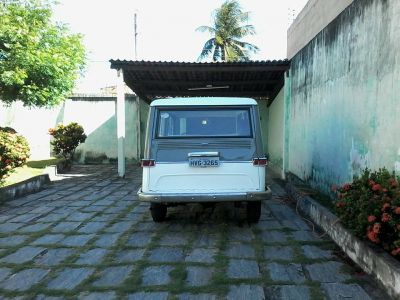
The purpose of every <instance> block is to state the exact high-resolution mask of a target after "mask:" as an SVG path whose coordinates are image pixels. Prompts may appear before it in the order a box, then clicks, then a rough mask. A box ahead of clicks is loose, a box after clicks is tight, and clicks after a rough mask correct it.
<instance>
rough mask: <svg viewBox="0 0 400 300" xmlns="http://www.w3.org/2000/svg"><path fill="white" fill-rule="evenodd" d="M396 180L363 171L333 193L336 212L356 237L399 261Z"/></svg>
mask: <svg viewBox="0 0 400 300" xmlns="http://www.w3.org/2000/svg"><path fill="white" fill-rule="evenodd" d="M399 181H400V180H399V177H396V175H395V174H394V173H390V172H389V171H388V170H387V169H385V168H383V169H379V170H378V171H374V172H372V171H371V170H369V169H365V170H364V172H363V173H362V174H361V176H360V177H356V178H354V180H353V182H352V183H347V184H345V185H343V186H342V187H340V188H339V189H338V190H337V193H338V199H337V200H336V205H335V206H336V213H337V214H338V217H339V218H340V220H341V222H342V223H343V224H344V226H346V227H347V228H349V229H350V230H352V231H353V232H354V233H355V234H356V235H357V236H358V237H360V238H363V239H368V240H369V241H371V242H373V243H375V244H377V245H380V246H382V247H383V248H384V249H385V250H386V251H388V252H389V253H391V254H392V255H393V256H395V257H397V258H400V186H399Z"/></svg>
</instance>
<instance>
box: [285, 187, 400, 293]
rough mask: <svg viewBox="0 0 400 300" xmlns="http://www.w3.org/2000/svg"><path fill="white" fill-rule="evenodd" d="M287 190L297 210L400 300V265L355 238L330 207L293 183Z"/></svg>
mask: <svg viewBox="0 0 400 300" xmlns="http://www.w3.org/2000/svg"><path fill="white" fill-rule="evenodd" d="M285 189H286V191H287V193H288V195H289V196H290V198H291V199H292V200H294V202H295V204H296V206H297V208H298V209H299V211H301V212H302V213H303V214H304V215H306V216H307V218H309V219H310V220H312V221H313V222H314V223H315V224H316V225H318V226H319V227H321V228H322V229H323V230H324V231H325V232H326V233H327V234H328V235H329V236H330V237H331V238H332V240H333V241H335V243H336V244H337V245H338V246H339V247H340V248H341V249H342V250H343V251H344V252H345V253H346V254H347V255H348V256H349V257H350V258H351V259H352V260H353V261H354V262H355V263H357V264H358V265H359V266H360V267H361V268H362V269H363V270H364V271H365V272H366V273H368V274H371V275H372V276H374V277H375V278H376V279H377V280H378V282H380V283H381V284H382V285H383V286H384V287H385V288H386V290H387V292H388V293H389V294H390V295H391V296H392V297H393V298H395V299H399V298H400V262H399V261H398V260H396V259H394V258H393V257H392V256H390V255H389V254H388V253H386V252H385V251H384V250H383V249H378V248H377V247H376V246H375V245H372V246H371V245H370V243H368V242H366V241H362V240H360V239H359V238H357V237H355V236H354V235H353V234H352V233H351V232H350V231H349V230H348V229H346V228H344V227H343V226H342V224H341V223H340V222H339V219H338V217H337V216H336V215H334V214H333V213H332V212H331V211H329V210H328V209H327V208H325V207H324V206H322V205H321V204H319V203H317V202H316V201H315V200H314V199H312V198H310V197H309V196H307V195H305V194H304V193H302V192H301V191H299V189H298V188H297V187H296V186H295V184H293V183H292V182H291V181H290V180H289V182H288V183H286V186H285Z"/></svg>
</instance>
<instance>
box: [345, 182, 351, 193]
mask: <svg viewBox="0 0 400 300" xmlns="http://www.w3.org/2000/svg"><path fill="white" fill-rule="evenodd" d="M350 188H351V184H350V183H346V184H345V185H344V186H343V191H344V192H347V191H348V190H350Z"/></svg>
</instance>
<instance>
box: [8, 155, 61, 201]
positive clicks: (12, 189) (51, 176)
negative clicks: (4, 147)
mask: <svg viewBox="0 0 400 300" xmlns="http://www.w3.org/2000/svg"><path fill="white" fill-rule="evenodd" d="M65 171H66V170H65V169H64V165H63V163H62V162H60V163H58V164H57V165H51V166H48V167H46V169H45V173H44V174H42V175H38V176H35V177H32V178H29V179H27V180H24V181H22V182H18V183H15V184H12V185H9V186H7V187H3V188H0V202H6V201H11V200H14V199H17V198H19V197H22V196H25V195H29V194H33V193H36V192H39V191H41V190H43V189H44V185H45V184H48V183H50V182H52V181H54V180H56V179H57V174H62V173H64V172H65Z"/></svg>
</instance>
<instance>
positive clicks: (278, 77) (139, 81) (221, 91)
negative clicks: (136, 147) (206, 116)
mask: <svg viewBox="0 0 400 300" xmlns="http://www.w3.org/2000/svg"><path fill="white" fill-rule="evenodd" d="M110 62H111V68H112V69H115V70H117V74H118V85H117V135H118V174H119V176H120V177H123V176H124V175H125V151H124V139H125V95H124V83H125V84H126V85H127V86H128V87H129V88H130V89H131V90H132V91H133V92H134V93H135V94H136V95H137V96H138V97H139V98H141V99H142V100H144V101H146V102H147V103H150V102H151V101H152V100H154V99H157V98H167V97H250V98H254V99H257V100H264V101H267V102H268V105H270V104H271V103H272V101H273V100H274V99H275V97H276V95H277V94H278V93H279V91H280V90H281V88H282V87H283V85H284V79H285V76H284V75H285V72H286V71H287V70H288V69H289V65H290V61H288V60H272V61H251V62H216V63H193V62H153V61H126V60H110ZM138 112H140V110H139V109H138ZM138 120H139V123H140V118H138ZM138 126H140V124H138ZM138 132H140V130H138ZM138 140H140V137H139V139H138Z"/></svg>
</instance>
